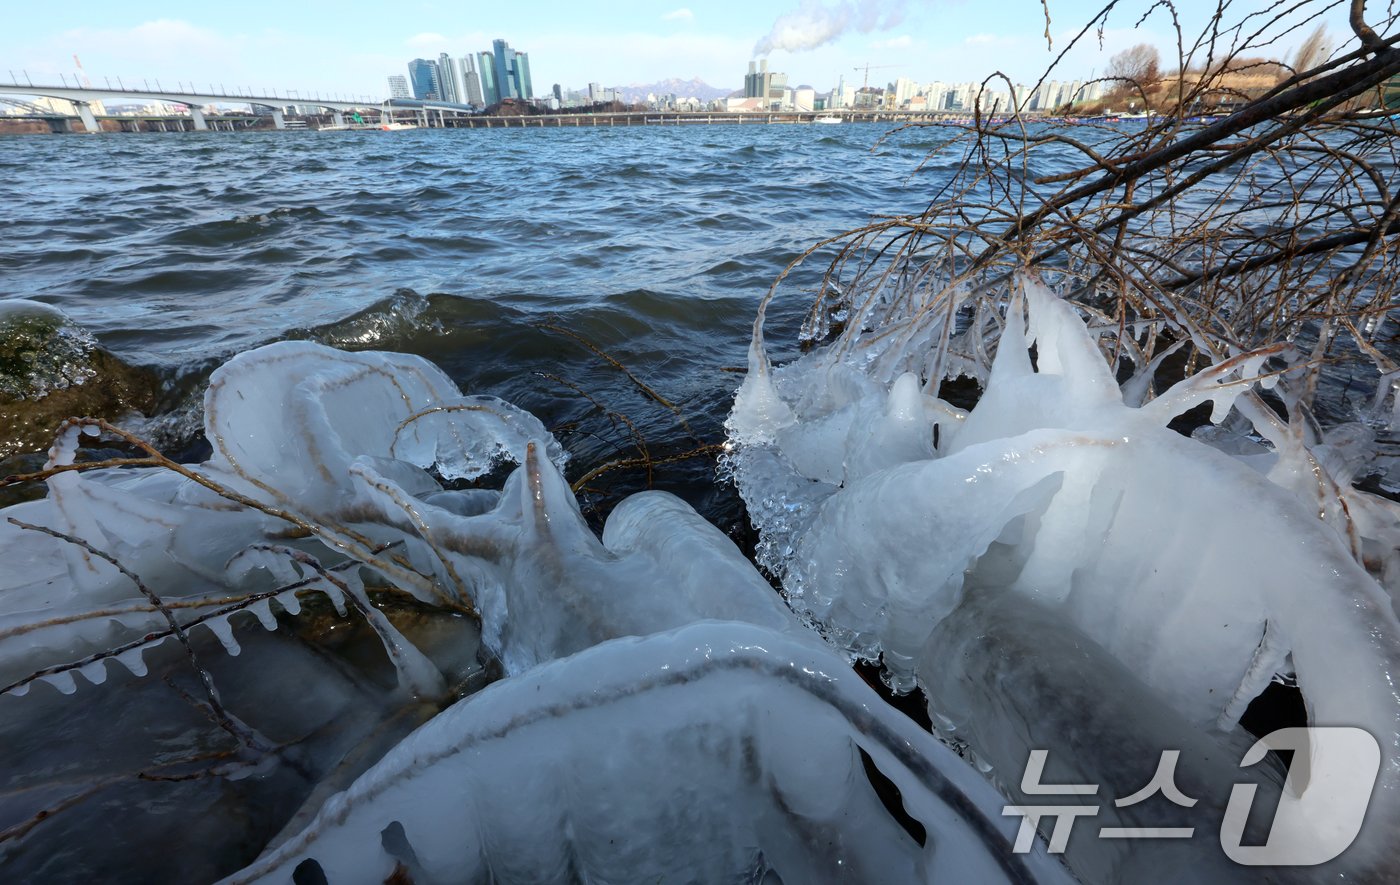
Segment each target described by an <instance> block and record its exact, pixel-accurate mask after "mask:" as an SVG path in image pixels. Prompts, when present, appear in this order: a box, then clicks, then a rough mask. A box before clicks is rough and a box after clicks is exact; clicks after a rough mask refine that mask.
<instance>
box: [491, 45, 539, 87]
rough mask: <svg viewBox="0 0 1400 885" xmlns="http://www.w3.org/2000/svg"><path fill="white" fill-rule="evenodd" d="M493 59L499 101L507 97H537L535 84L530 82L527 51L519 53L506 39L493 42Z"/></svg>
mask: <svg viewBox="0 0 1400 885" xmlns="http://www.w3.org/2000/svg"><path fill="white" fill-rule="evenodd" d="M491 49H492V52H491V54H492V61H493V62H494V66H495V68H496V71H495V73H496V90H497V92H498V94H499V97H498V99H497V100H498V101H501V100H504V99H507V98H524V99H527V100H528V99H531V98H534V97H535V90H534V84H532V83H531V82H530V57H529V55H528V54H527V53H524V52H521V53H517V52H516V51H515V50H514V49H511V48H510V44H509V43H507V42H506V41H504V40H495V41H493V42H492V43H491Z"/></svg>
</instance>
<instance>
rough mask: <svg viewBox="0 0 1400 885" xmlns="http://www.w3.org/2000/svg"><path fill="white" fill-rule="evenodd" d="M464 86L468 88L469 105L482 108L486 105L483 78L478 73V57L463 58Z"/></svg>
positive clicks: (467, 100)
mask: <svg viewBox="0 0 1400 885" xmlns="http://www.w3.org/2000/svg"><path fill="white" fill-rule="evenodd" d="M462 85H463V86H464V87H465V88H466V90H467V92H466V96H465V98H466V102H467V104H471V105H476V106H477V107H480V106H482V105H484V104H486V99H485V96H484V95H482V93H481V77H479V76H478V75H477V73H476V56H474V55H464V56H462Z"/></svg>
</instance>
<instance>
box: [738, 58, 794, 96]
mask: <svg viewBox="0 0 1400 885" xmlns="http://www.w3.org/2000/svg"><path fill="white" fill-rule="evenodd" d="M783 82H784V84H786V83H787V79H786V78H784V80H783ZM772 92H773V75H772V74H770V73H768V59H766V58H765V59H762V60H761V61H759V62H758V67H757V68H756V67H755V63H754V62H749V72H748V74H746V75H745V76H744V98H761V99H763V101H764V105H765V107H766V106H767V102H768V97H769V96H770V95H771V94H772Z"/></svg>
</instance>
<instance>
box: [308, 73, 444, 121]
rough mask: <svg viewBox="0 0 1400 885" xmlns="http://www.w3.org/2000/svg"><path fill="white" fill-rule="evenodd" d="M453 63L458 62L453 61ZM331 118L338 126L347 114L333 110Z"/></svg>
mask: <svg viewBox="0 0 1400 885" xmlns="http://www.w3.org/2000/svg"><path fill="white" fill-rule="evenodd" d="M453 64H456V62H453ZM331 119H332V120H334V121H335V125H337V126H344V125H345V115H344V114H342V113H341V112H340V111H336V110H332V111H331Z"/></svg>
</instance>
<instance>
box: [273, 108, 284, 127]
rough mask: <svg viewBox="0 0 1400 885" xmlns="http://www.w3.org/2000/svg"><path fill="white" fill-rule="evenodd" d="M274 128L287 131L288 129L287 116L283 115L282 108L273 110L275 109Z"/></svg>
mask: <svg viewBox="0 0 1400 885" xmlns="http://www.w3.org/2000/svg"><path fill="white" fill-rule="evenodd" d="M272 128H273V129H286V128H287V115H286V114H284V113H282V109H281V108H273V109H272Z"/></svg>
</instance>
